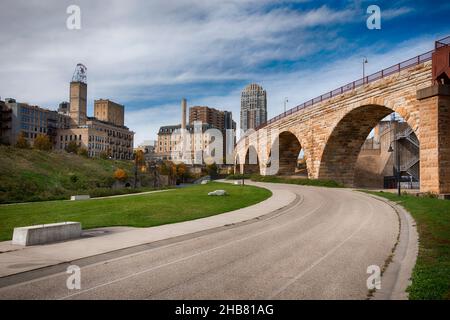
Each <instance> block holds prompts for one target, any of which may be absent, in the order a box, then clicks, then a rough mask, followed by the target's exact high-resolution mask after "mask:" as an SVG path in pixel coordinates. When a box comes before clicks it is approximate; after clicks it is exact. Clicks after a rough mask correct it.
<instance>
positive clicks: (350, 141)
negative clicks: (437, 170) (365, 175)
mask: <svg viewBox="0 0 450 320" xmlns="http://www.w3.org/2000/svg"><path fill="white" fill-rule="evenodd" d="M403 111H404V109H402V110H397V111H396V110H394V108H392V109H391V108H388V107H386V106H382V105H376V104H369V105H362V106H359V107H356V108H354V109H352V110H350V111H349V112H347V113H345V114H344V116H343V117H342V118H341V119H340V120H339V121H338V122H337V124H336V125H335V127H334V128H333V130H332V131H331V134H330V136H329V137H328V139H327V142H326V144H325V148H324V150H323V152H322V156H321V159H320V167H319V175H318V178H319V179H331V180H335V181H338V182H340V183H343V184H344V185H346V186H353V182H354V173H355V170H354V169H355V164H356V161H357V158H358V155H359V153H360V151H361V147H362V145H363V144H364V142H365V141H366V138H367V136H368V135H369V133H370V132H371V130H372V129H373V128H374V127H375V126H376V125H377V124H378V123H379V122H380V121H381V120H382V119H383V118H385V117H386V116H388V115H389V114H391V113H393V112H398V113H399V114H400V116H402V117H403V118H404V119H405V121H407V122H408V124H409V126H410V127H411V128H412V129H413V130H414V131H415V130H416V129H417V127H415V126H414V127H413V126H412V125H411V123H410V122H409V121H408V120H409V115H408V114H405V113H404V112H403Z"/></svg>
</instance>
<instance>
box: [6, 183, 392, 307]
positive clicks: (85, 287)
mask: <svg viewBox="0 0 450 320" xmlns="http://www.w3.org/2000/svg"><path fill="white" fill-rule="evenodd" d="M264 185H265V186H268V185H267V184H264ZM269 188H270V189H276V188H278V189H281V190H290V191H292V192H295V193H296V194H297V195H298V199H297V201H296V202H295V203H294V204H293V205H291V206H290V207H288V208H286V209H284V210H283V211H282V212H279V213H277V214H276V215H272V216H270V217H267V218H264V219H260V220H256V222H252V223H246V224H242V225H237V226H231V227H228V228H225V229H220V230H218V231H215V232H212V233H209V234H204V235H200V236H193V237H192V238H190V239H187V240H182V241H179V242H175V243H170V244H166V245H162V246H159V247H156V248H152V249H148V250H144V251H141V252H137V253H133V254H130V255H127V256H122V257H117V258H112V259H109V260H105V261H97V262H95V263H92V264H88V265H86V266H84V267H82V268H81V289H80V290H75V291H73V290H68V289H67V287H66V280H67V277H68V275H67V274H66V273H56V274H52V275H45V276H44V275H43V276H42V277H37V278H36V279H34V280H31V281H27V282H20V281H19V280H20V279H19V278H18V283H17V284H15V285H11V286H8V287H4V288H1V289H0V298H2V299H36V298H38V299H365V298H366V297H367V293H368V289H367V286H366V280H367V278H368V276H369V274H367V273H366V271H367V267H368V266H370V265H378V266H380V267H381V266H383V265H384V263H385V260H386V259H387V258H388V256H389V255H390V253H391V250H392V248H393V247H394V245H395V243H396V240H397V236H398V231H399V220H398V216H397V214H396V212H395V211H394V210H393V209H392V208H391V207H390V206H389V205H388V204H386V203H384V202H382V201H379V200H376V199H374V198H372V197H369V196H366V195H364V194H361V193H358V192H354V191H351V190H348V189H326V188H314V187H302V186H294V185H270V186H269Z"/></svg>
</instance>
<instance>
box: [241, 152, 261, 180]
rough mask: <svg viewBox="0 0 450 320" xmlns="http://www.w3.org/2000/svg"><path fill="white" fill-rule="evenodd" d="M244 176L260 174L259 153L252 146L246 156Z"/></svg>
mask: <svg viewBox="0 0 450 320" xmlns="http://www.w3.org/2000/svg"><path fill="white" fill-rule="evenodd" d="M243 165H244V166H243V167H244V169H243V170H244V172H243V173H244V174H254V173H257V174H259V173H260V166H259V157H258V152H257V151H256V148H255V147H254V146H250V147H248V149H247V152H246V154H245V162H244V164H243Z"/></svg>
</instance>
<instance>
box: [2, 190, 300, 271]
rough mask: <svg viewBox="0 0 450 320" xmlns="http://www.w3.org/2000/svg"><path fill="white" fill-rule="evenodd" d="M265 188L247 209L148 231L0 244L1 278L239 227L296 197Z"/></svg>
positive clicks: (123, 230)
mask: <svg viewBox="0 0 450 320" xmlns="http://www.w3.org/2000/svg"><path fill="white" fill-rule="evenodd" d="M251 184H253V185H259V184H258V183H251ZM264 187H265V188H267V189H269V190H271V191H272V193H273V194H272V196H271V197H270V198H269V199H266V200H264V201H263V202H260V203H258V204H256V205H253V206H250V207H246V208H243V209H239V210H235V211H231V212H226V213H222V214H218V215H215V216H211V217H207V218H201V219H197V220H191V221H185V222H179V223H174V224H167V225H162V226H157V227H150V228H126V227H123V228H121V227H119V228H100V229H90V230H86V231H84V232H83V233H84V234H87V235H95V234H96V232H97V234H101V236H93V237H89V238H81V239H77V240H71V241H66V242H59V243H54V244H48V245H39V246H30V247H21V246H14V245H12V244H11V241H4V242H0V277H5V276H8V275H13V274H17V273H21V272H25V271H30V270H34V269H38V268H42V267H48V266H52V265H56V264H60V263H64V262H70V261H73V260H77V259H82V258H87V257H91V256H95V255H99V254H103V253H107V252H111V251H115V250H120V249H124V248H129V247H133V246H137V245H142V244H147V243H151V242H155V241H160V240H165V239H169V238H173V237H178V236H183V235H187V234H190V233H195V232H199V231H204V230H208V229H213V228H217V227H222V226H224V225H228V224H233V223H239V222H242V221H246V220H250V219H253V218H256V217H259V216H263V215H266V214H268V213H271V212H273V211H276V210H278V209H281V208H284V207H286V206H288V205H289V204H290V203H292V202H293V201H294V200H295V198H296V195H295V194H294V193H292V192H290V191H287V190H282V189H280V188H273V189H272V188H270V187H267V186H266V185H265V186H264ZM102 231H103V232H102ZM104 231H109V232H111V234H106V235H105V234H104ZM102 233H103V234H102ZM1 252H3V253H1Z"/></svg>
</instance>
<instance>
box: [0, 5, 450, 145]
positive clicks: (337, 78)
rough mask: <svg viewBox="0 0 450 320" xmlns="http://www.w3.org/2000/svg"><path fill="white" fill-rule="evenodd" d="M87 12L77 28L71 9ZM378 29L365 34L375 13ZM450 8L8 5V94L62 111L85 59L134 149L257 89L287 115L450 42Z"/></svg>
mask: <svg viewBox="0 0 450 320" xmlns="http://www.w3.org/2000/svg"><path fill="white" fill-rule="evenodd" d="M70 4H77V5H79V6H80V8H81V30H68V29H67V28H66V25H65V22H66V19H67V16H68V15H67V14H66V8H67V6H69V5H70ZM372 4H375V5H378V6H379V7H380V8H381V21H382V22H381V27H382V28H381V30H369V29H367V27H366V19H367V18H368V16H369V15H368V14H367V13H366V10H367V7H368V6H369V5H372ZM449 13H450V2H446V1H436V0H435V1H423V0H420V1H362V0H361V1H350V0H349V1H308V0H296V1H288V0H280V1H269V0H228V1H225V0H222V1H218V0H217V1H216V0H178V1H165V0H153V1H143V0H142V1H139V0H131V1H118V0H112V1H108V2H106V1H98V0H97V1H87V0H83V1H75V0H71V1H66V0H63V1H57V0H52V1H38V0H31V1H25V0H3V1H2V2H1V3H0V24H1V26H0V30H1V31H0V41H1V43H2V46H0V58H1V59H0V73H1V74H0V96H1V97H2V98H6V97H14V98H16V99H17V100H19V101H23V102H29V103H31V104H37V105H40V106H42V107H48V108H50V109H55V108H56V107H57V105H58V103H59V102H60V101H63V100H67V99H68V90H69V88H68V86H69V81H70V79H71V76H72V73H73V70H74V68H75V65H76V64H77V63H78V62H82V63H84V64H85V65H86V66H87V67H88V100H89V114H92V105H93V100H94V99H98V98H110V99H112V100H114V101H117V102H119V103H122V104H124V105H125V106H126V124H127V125H128V126H129V127H130V128H131V129H132V130H134V131H135V132H136V138H135V144H138V143H140V142H142V141H143V140H146V139H154V138H155V137H156V133H157V131H158V128H159V126H161V125H168V124H177V123H179V122H180V112H179V108H180V107H179V105H180V100H181V98H182V97H186V98H187V99H188V104H189V105H190V106H192V105H209V106H211V107H216V108H219V109H223V110H231V111H233V115H234V119H235V121H236V122H238V123H239V107H240V105H239V104H240V97H239V94H240V91H241V90H242V89H243V88H244V87H245V86H246V85H247V84H248V83H250V82H257V83H259V84H261V85H262V86H263V87H264V88H265V89H266V90H267V93H268V113H269V117H273V116H275V115H277V114H279V113H280V112H282V111H283V100H284V97H288V99H289V103H288V107H293V106H295V105H298V104H300V103H302V102H304V101H306V100H308V99H311V98H313V97H315V96H317V95H320V94H322V93H325V92H327V91H329V90H331V89H334V88H336V87H339V86H341V85H343V84H345V83H347V82H350V81H353V80H356V79H358V78H360V77H361V75H362V64H361V61H362V57H363V56H366V57H367V58H368V60H369V63H368V65H367V73H372V72H376V71H378V70H379V69H381V68H385V67H389V66H390V65H392V64H395V63H398V62H400V61H402V60H406V59H408V58H410V57H413V56H416V55H418V54H420V53H423V52H426V51H428V50H431V49H432V48H433V41H434V40H436V39H439V38H442V37H445V36H447V35H450V24H449V23H448V16H449Z"/></svg>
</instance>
